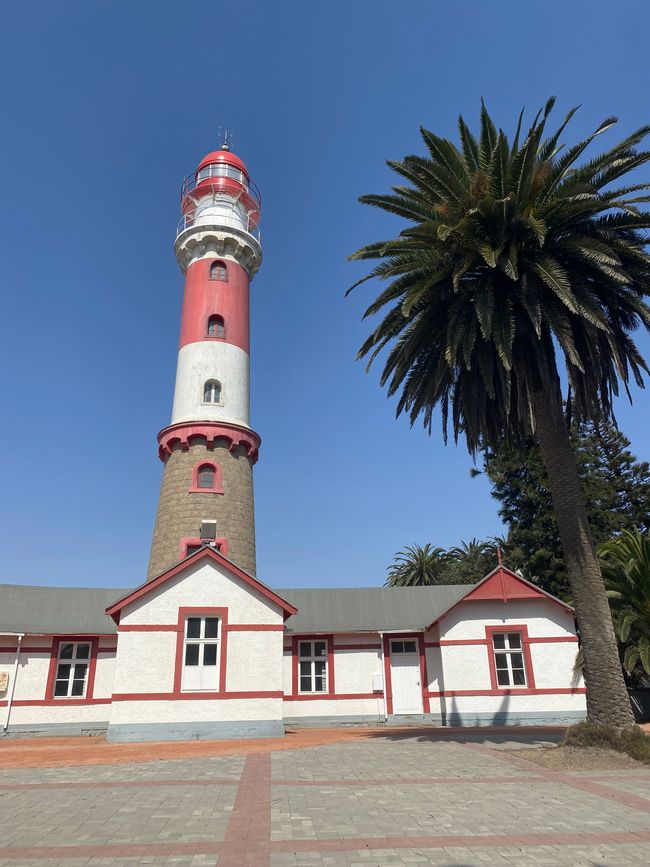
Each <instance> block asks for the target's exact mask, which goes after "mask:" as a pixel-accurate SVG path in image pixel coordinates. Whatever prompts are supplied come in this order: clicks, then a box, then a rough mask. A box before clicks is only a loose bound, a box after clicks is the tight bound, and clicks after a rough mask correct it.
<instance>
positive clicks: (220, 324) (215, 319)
mask: <svg viewBox="0 0 650 867" xmlns="http://www.w3.org/2000/svg"><path fill="white" fill-rule="evenodd" d="M225 336H226V323H225V322H224V319H223V316H211V317H210V318H209V319H208V337H225Z"/></svg>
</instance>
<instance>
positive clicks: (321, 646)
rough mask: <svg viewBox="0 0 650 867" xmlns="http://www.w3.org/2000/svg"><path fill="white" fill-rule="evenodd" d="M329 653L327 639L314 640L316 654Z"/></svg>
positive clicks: (324, 654)
mask: <svg viewBox="0 0 650 867" xmlns="http://www.w3.org/2000/svg"><path fill="white" fill-rule="evenodd" d="M326 655H327V643H326V642H325V641H315V642H314V656H326Z"/></svg>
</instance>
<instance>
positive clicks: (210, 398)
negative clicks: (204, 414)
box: [203, 379, 221, 403]
mask: <svg viewBox="0 0 650 867" xmlns="http://www.w3.org/2000/svg"><path fill="white" fill-rule="evenodd" d="M203 403H221V383H220V382H219V380H217V379H209V380H208V381H207V382H206V383H205V385H204V386H203Z"/></svg>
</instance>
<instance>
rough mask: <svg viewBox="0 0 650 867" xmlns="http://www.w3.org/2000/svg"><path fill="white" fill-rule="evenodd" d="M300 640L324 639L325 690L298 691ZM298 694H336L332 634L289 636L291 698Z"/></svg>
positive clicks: (298, 695)
mask: <svg viewBox="0 0 650 867" xmlns="http://www.w3.org/2000/svg"><path fill="white" fill-rule="evenodd" d="M300 641H325V642H327V692H318V693H316V692H300V677H299V674H298V662H299V661H300V655H299V650H300V648H299V647H298V642H300ZM300 696H309V697H310V698H311V696H314V697H315V698H325V699H327V698H334V697H335V696H336V684H335V681H334V636H333V635H292V636H291V696H290V697H291V698H296V697H300Z"/></svg>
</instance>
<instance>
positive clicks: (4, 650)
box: [0, 644, 52, 656]
mask: <svg viewBox="0 0 650 867" xmlns="http://www.w3.org/2000/svg"><path fill="white" fill-rule="evenodd" d="M17 650H18V645H16V646H15V647H0V653H13V654H15V653H16V651H17ZM23 653H46V654H47V655H48V656H49V655H50V654H51V653H52V645H51V644H50V646H49V647H43V646H42V645H41V646H39V647H29V645H21V647H20V655H21V656H22V655H23Z"/></svg>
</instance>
